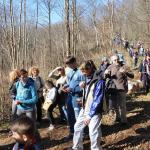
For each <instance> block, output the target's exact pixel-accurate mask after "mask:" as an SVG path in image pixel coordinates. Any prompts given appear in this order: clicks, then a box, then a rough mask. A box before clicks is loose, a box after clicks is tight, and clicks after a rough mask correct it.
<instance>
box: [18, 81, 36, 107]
mask: <svg viewBox="0 0 150 150" xmlns="http://www.w3.org/2000/svg"><path fill="white" fill-rule="evenodd" d="M16 89H17V95H16V100H18V101H21V104H19V105H17V109H22V110H33V109H34V107H35V104H36V102H37V100H38V95H37V91H36V88H35V84H34V80H33V79H31V78H28V80H27V82H26V84H25V85H23V84H22V82H21V81H18V82H17V83H16Z"/></svg>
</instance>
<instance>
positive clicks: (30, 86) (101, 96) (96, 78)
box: [9, 52, 150, 150]
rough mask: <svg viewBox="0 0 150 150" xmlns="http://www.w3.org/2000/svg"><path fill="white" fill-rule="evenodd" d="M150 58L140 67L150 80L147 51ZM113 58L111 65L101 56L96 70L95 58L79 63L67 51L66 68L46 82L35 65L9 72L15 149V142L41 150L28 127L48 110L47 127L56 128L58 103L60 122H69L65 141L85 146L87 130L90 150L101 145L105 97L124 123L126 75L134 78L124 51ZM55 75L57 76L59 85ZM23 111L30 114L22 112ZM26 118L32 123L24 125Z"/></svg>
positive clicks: (111, 109)
mask: <svg viewBox="0 0 150 150" xmlns="http://www.w3.org/2000/svg"><path fill="white" fill-rule="evenodd" d="M144 58H145V57H144ZM146 61H147V62H148V63H146V64H147V66H148V67H149V68H148V67H147V66H146V67H145V64H144V63H143V64H142V65H143V66H140V67H141V68H142V69H144V68H145V69H146V70H145V72H144V75H145V74H146V76H147V77H148V79H149V80H148V81H147V82H149V81H150V74H149V72H150V56H149V55H146ZM111 62H112V63H111V64H110V63H109V59H108V58H107V57H103V59H102V63H101V65H100V68H99V69H96V66H95V64H94V62H93V61H92V60H86V61H84V62H83V63H82V64H81V65H80V67H79V68H78V65H77V61H76V58H75V57H73V56H68V57H67V58H66V60H65V66H66V67H57V68H55V69H54V70H53V71H51V72H50V73H49V75H48V77H49V78H51V80H46V81H45V82H44V80H43V79H42V77H40V76H39V69H38V68H37V67H31V68H30V69H29V71H28V72H27V70H25V69H21V70H13V71H12V72H11V73H10V81H11V84H10V88H9V91H10V95H11V99H12V118H13V119H12V120H14V121H13V122H12V125H11V126H12V127H11V129H12V132H13V137H14V138H15V139H16V140H17V141H18V142H17V143H16V145H15V146H14V150H16V149H17V148H16V149H15V147H19V148H20V147H30V146H32V147H35V148H34V149H40V146H39V144H36V142H35V137H34V135H35V134H32V136H31V134H29V132H30V131H28V130H31V128H29V126H30V125H32V126H33V124H32V122H34V124H35V122H36V124H38V125H40V124H41V121H42V110H43V109H44V110H45V114H46V115H47V117H48V118H49V122H50V125H49V130H53V129H54V128H55V118H54V116H53V112H54V109H55V108H56V106H58V108H59V112H60V123H62V122H67V125H68V126H69V134H68V136H67V137H65V138H64V140H66V141H68V140H70V139H73V147H72V149H74V150H80V149H83V137H84V136H86V134H87V133H88V134H89V137H90V141H91V149H92V150H100V149H102V148H101V146H100V137H101V119H102V113H103V111H104V110H103V109H104V108H103V102H104V101H105V100H106V103H107V108H108V109H109V111H110V112H111V113H112V115H113V113H116V121H117V122H118V121H119V122H120V124H121V125H126V124H127V117H126V93H127V91H128V77H129V78H134V74H133V72H132V71H131V70H130V69H129V67H127V66H126V65H125V61H124V58H123V56H121V55H120V54H119V53H118V52H116V53H115V54H114V55H113V56H112V57H111ZM148 69H149V70H148ZM52 79H55V80H56V82H55V84H54V82H53V81H54V80H52ZM149 85H150V84H149ZM149 85H148V86H147V89H149ZM22 114H25V115H26V116H27V117H28V118H26V117H20V116H22ZM18 117H19V118H18ZM16 118H17V119H16ZM26 120H28V121H26ZM24 122H26V123H28V124H29V125H26V126H24V125H23V124H24ZM16 124H19V125H20V126H19V125H16ZM14 126H15V127H14ZM16 126H17V127H16ZM21 126H23V127H21ZM86 126H88V129H89V130H88V132H87V131H86V130H87V128H85V127H86ZM24 130H26V132H24ZM32 130H36V127H34V128H33V127H32ZM33 132H35V131H33ZM16 134H18V135H20V134H21V135H25V136H26V138H25V139H24V138H21V137H20V138H21V139H20V140H21V142H20V140H19V139H18V136H17V135H16ZM33 139H34V140H33ZM31 141H34V142H31ZM34 145H36V146H34Z"/></svg>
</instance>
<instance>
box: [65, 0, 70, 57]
mask: <svg viewBox="0 0 150 150" xmlns="http://www.w3.org/2000/svg"><path fill="white" fill-rule="evenodd" d="M65 26H66V50H67V51H66V55H67V56H68V55H70V54H71V51H70V45H71V44H70V22H69V0H65Z"/></svg>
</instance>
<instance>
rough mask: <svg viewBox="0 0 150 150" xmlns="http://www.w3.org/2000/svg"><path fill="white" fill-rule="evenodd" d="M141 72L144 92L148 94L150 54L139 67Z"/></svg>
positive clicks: (149, 86) (149, 85) (149, 87)
mask: <svg viewBox="0 0 150 150" xmlns="http://www.w3.org/2000/svg"><path fill="white" fill-rule="evenodd" d="M139 72H140V74H141V81H142V82H143V88H144V91H145V92H146V93H148V92H149V89H150V54H149V55H148V54H147V55H145V56H144V59H143V61H142V62H141V64H140V67H139Z"/></svg>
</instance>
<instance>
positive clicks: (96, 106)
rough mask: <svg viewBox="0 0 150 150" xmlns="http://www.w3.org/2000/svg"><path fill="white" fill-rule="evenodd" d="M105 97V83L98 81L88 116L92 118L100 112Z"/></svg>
mask: <svg viewBox="0 0 150 150" xmlns="http://www.w3.org/2000/svg"><path fill="white" fill-rule="evenodd" d="M104 95H105V81H104V80H103V79H101V80H98V81H97V83H96V86H95V88H94V93H93V102H92V105H91V108H90V112H89V116H90V117H91V118H92V117H93V116H94V115H95V114H96V113H101V112H102V109H103V108H102V107H103V99H104Z"/></svg>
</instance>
